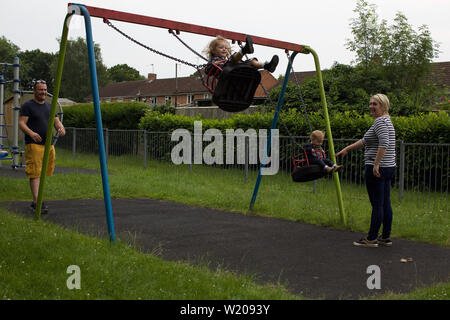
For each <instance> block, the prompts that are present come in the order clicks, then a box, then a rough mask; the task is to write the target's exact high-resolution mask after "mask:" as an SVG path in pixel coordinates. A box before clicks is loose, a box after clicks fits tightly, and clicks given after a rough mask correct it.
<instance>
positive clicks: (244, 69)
mask: <svg viewBox="0 0 450 320" xmlns="http://www.w3.org/2000/svg"><path fill="white" fill-rule="evenodd" d="M260 82H261V74H260V73H259V71H258V70H257V69H255V68H254V67H252V66H249V65H247V64H245V63H237V64H232V63H228V64H226V65H225V66H224V68H223V69H222V68H220V67H219V66H215V67H214V68H211V70H210V72H209V73H208V75H207V80H206V87H207V88H208V90H209V92H211V93H212V94H213V97H212V101H213V102H214V103H215V104H216V105H217V106H218V107H219V108H220V109H222V110H224V111H227V112H240V111H244V110H245V109H247V108H248V107H249V106H250V105H251V103H252V101H253V97H254V96H255V92H256V89H257V88H258V85H259V83H260Z"/></svg>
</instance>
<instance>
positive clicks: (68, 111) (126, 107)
mask: <svg viewBox="0 0 450 320" xmlns="http://www.w3.org/2000/svg"><path fill="white" fill-rule="evenodd" d="M100 109H101V113H102V125H103V127H104V128H108V129H124V130H125V129H129V130H132V129H138V124H139V120H140V119H141V118H142V117H143V116H144V115H145V112H146V110H148V109H149V106H148V105H147V104H145V103H142V102H107V103H101V104H100ZM63 112H64V126H66V127H75V128H95V127H96V124H95V115H94V105H93V103H82V104H76V105H73V106H70V107H64V108H63Z"/></svg>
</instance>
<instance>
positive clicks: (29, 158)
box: [25, 143, 55, 178]
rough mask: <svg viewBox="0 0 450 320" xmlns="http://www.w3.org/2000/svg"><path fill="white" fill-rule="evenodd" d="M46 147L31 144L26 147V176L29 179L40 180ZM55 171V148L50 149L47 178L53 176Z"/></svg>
mask: <svg viewBox="0 0 450 320" xmlns="http://www.w3.org/2000/svg"><path fill="white" fill-rule="evenodd" d="M44 150H45V146H44V145H40V144H34V143H29V144H27V145H25V164H26V167H25V174H26V175H27V177H28V178H39V177H40V176H41V170H42V159H43V158H44ZM54 170H55V147H54V146H51V147H50V153H49V156H48V166H47V176H51V175H53V171H54Z"/></svg>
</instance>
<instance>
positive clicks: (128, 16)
mask: <svg viewBox="0 0 450 320" xmlns="http://www.w3.org/2000/svg"><path fill="white" fill-rule="evenodd" d="M74 14H76V15H82V16H83V17H84V21H85V29H86V42H87V48H88V56H89V69H90V77H91V86H92V97H93V103H94V113H95V120H96V127H97V130H96V132H97V140H98V146H99V158H100V159H99V160H100V167H101V174H102V185H103V196H104V202H105V210H106V220H107V225H108V232H109V237H110V241H111V242H115V231H114V221H113V214H112V206H111V194H110V190H109V178H108V172H107V166H106V152H105V148H104V137H103V126H102V119H101V112H100V98H99V89H98V81H97V71H96V65H95V56H94V44H93V37H92V27H91V16H92V17H97V18H103V19H109V20H116V21H123V22H128V23H135V24H141V25H146V26H152V27H158V28H164V29H168V30H175V31H176V32H177V33H179V32H180V31H184V32H189V33H194V34H199V35H205V36H212V37H215V36H216V35H218V34H220V35H222V36H223V37H224V38H226V39H231V40H232V41H234V42H236V41H237V42H243V41H245V38H246V36H247V34H244V33H237V32H232V31H227V30H221V29H216V28H210V27H204V26H199V25H194V24H188V23H183V22H178V21H172V20H166V19H160V18H153V17H148V16H143V15H138V14H133V13H127V12H120V11H115V10H109V9H102V8H97V7H91V6H86V5H83V4H76V3H69V4H68V13H67V15H66V17H65V19H64V25H63V32H62V36H61V41H60V50H59V59H58V66H57V71H56V77H55V86H54V91H53V99H52V108H51V111H50V119H49V123H48V130H47V132H51V130H52V128H53V125H54V117H55V114H56V103H57V97H58V96H59V90H60V85H61V79H62V72H63V65H64V57H65V53H66V47H67V37H68V31H69V25H70V18H71V17H72V15H74ZM252 39H253V43H254V44H258V45H262V46H268V47H273V48H279V49H283V50H285V51H286V52H289V51H292V52H293V54H292V55H291V58H290V59H289V64H288V68H287V69H286V74H285V78H284V82H283V87H282V90H281V94H280V97H279V100H278V105H277V109H276V111H275V114H274V118H273V121H272V126H271V129H275V128H276V125H277V120H278V117H279V113H280V109H281V106H282V102H283V99H284V94H285V91H286V86H287V83H288V80H289V74H290V71H291V68H292V62H293V60H294V58H295V56H296V55H297V54H298V53H302V54H312V55H313V57H314V61H315V65H316V73H317V77H318V80H319V86H320V91H321V101H322V106H323V111H324V116H325V121H326V125H327V128H326V129H327V130H326V131H327V138H328V140H329V147H330V154H331V157H332V160H333V161H334V162H335V160H336V158H335V153H334V146H333V139H332V135H331V128H330V121H329V117H328V109H327V103H326V99H325V91H324V88H323V82H322V74H321V69H320V64H319V59H318V56H317V54H316V52H315V51H314V50H313V49H311V48H310V47H308V46H303V45H299V44H294V43H289V42H284V41H279V40H273V39H268V38H262V37H258V36H253V35H252ZM271 131H272V130H270V132H269V137H268V139H267V148H266V155H268V154H269V153H270V152H271V139H270V134H271ZM51 139H52V137H51V134H47V138H46V141H45V151H44V158H43V165H42V171H41V180H40V184H39V193H38V201H37V205H36V218H37V219H39V217H40V214H41V205H42V200H43V193H44V185H45V177H46V175H45V172H46V171H47V165H48V158H49V153H50V145H51ZM263 163H266V162H264V161H263ZM263 168H264V165H261V167H260V170H259V174H258V178H257V180H256V184H255V188H254V192H253V195H252V199H251V202H250V209H252V208H253V205H254V203H255V201H256V196H257V194H258V189H259V185H260V182H261V178H262V175H261V169H263ZM334 178H335V179H334V181H335V185H336V192H337V196H338V203H339V209H340V213H341V220H342V222H343V223H344V225H345V224H346V217H345V212H344V207H343V203H342V194H341V189H340V183H339V176H338V175H337V173H334Z"/></svg>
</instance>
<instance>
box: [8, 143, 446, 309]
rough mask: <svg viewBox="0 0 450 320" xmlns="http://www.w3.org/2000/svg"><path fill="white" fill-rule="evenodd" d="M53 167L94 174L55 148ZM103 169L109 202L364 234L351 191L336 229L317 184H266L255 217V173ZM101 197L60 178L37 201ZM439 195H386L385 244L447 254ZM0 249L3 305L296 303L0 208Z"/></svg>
mask: <svg viewBox="0 0 450 320" xmlns="http://www.w3.org/2000/svg"><path fill="white" fill-rule="evenodd" d="M57 165H58V166H70V167H82V168H92V169H97V168H98V167H99V165H98V157H96V156H89V155H82V156H80V157H77V159H76V160H75V161H74V160H72V155H71V153H70V152H67V151H64V150H58V151H57ZM108 165H109V172H110V174H109V180H110V189H111V196H112V197H113V198H134V197H136V198H137V197H149V198H153V199H164V200H171V201H176V202H182V203H186V204H191V205H196V206H204V207H209V208H218V209H223V210H228V211H235V212H242V213H246V214H257V215H263V216H269V217H277V218H282V219H289V220H294V221H303V222H307V223H311V224H316V225H324V226H331V227H335V228H342V229H344V228H346V229H349V230H353V231H361V232H366V231H367V228H368V226H369V223H370V221H369V219H370V214H369V212H370V203H369V201H368V200H367V197H366V195H365V191H364V190H361V187H359V186H351V185H345V184H343V192H344V206H345V209H346V212H347V215H348V225H347V226H343V225H342V224H341V221H340V216H339V210H338V208H337V205H336V203H337V200H336V194H335V191H334V188H333V185H332V183H328V182H326V181H321V182H320V186H319V187H318V189H319V190H318V192H316V193H312V192H311V190H312V186H311V185H310V184H309V185H308V184H306V185H305V184H293V183H286V181H289V180H287V179H286V178H283V177H280V176H277V177H269V176H266V177H264V178H263V182H262V184H261V189H260V192H259V194H258V199H257V201H256V204H255V207H254V211H252V212H248V206H249V201H250V197H251V194H252V192H253V187H254V181H255V178H256V174H255V173H254V172H250V173H249V180H248V181H249V182H248V183H244V181H243V175H242V171H240V170H237V169H231V170H222V169H214V168H208V169H205V168H199V167H196V166H194V167H193V168H192V170H189V167H188V166H169V165H168V166H163V165H161V163H157V162H151V161H149V162H148V163H147V169H145V170H144V169H142V162H140V161H136V159H133V158H129V157H110V158H109V159H108ZM80 186H82V187H80ZM434 196H436V195H434ZM102 197H103V191H102V186H101V176H100V174H98V175H84V174H83V175H82V174H75V173H71V174H59V175H55V176H53V177H51V178H48V179H47V180H46V187H45V194H44V198H45V199H90V198H91V199H98V198H102ZM442 197H443V199H442V200H441V201H442V203H443V205H442V206H439V207H437V208H430V207H427V206H424V205H422V206H420V205H418V204H417V203H418V201H408V202H405V201H403V202H400V201H398V200H397V199H396V197H394V199H393V210H394V215H395V216H394V219H395V220H394V227H393V234H392V236H393V237H399V238H405V239H409V240H416V241H423V242H429V243H434V244H438V245H442V246H449V245H450V242H449V225H450V219H449V216H448V211H447V209H448V203H447V201H448V200H447V199H446V198H445V195H444V196H442ZM29 199H30V193H29V187H28V181H27V180H26V179H12V178H2V179H1V182H0V201H12V200H29ZM419 200H420V199H419ZM446 208H447V209H446ZM0 249H1V250H0V252H2V254H1V255H0V296H1V297H2V298H3V299H283V300H285V299H302V297H300V296H294V295H291V294H289V293H288V292H287V290H286V289H285V288H284V287H283V286H280V285H278V284H275V285H273V286H260V285H257V284H255V282H254V281H253V280H252V276H251V275H244V276H238V275H236V274H232V273H230V272H228V271H226V270H220V269H218V270H213V271H211V270H210V269H209V268H208V267H207V266H206V265H205V266H191V265H188V264H185V263H174V262H167V261H163V260H161V259H159V258H156V257H154V256H152V255H148V254H142V253H140V252H139V250H137V249H136V248H134V247H133V246H132V245H129V244H125V243H120V241H119V242H118V244H117V245H115V246H111V245H110V244H109V241H108V240H105V239H97V238H92V237H87V236H85V235H81V234H79V233H76V232H74V231H68V230H63V229H62V228H60V227H58V226H54V225H51V224H49V223H45V222H42V221H34V220H31V219H24V218H21V217H18V216H16V215H13V214H10V213H7V212H6V211H4V210H3V211H1V210H0ZM4 253H6V254H4ZM73 255H76V256H77V257H83V258H84V260H83V261H84V264H83V266H82V268H83V270H86V271H84V273H83V286H84V288H83V290H68V289H67V287H66V280H67V277H68V274H67V273H66V269H67V267H68V266H69V265H71V264H72V262H71V257H73ZM77 261H79V259H77ZM80 267H81V266H80ZM23 275H25V277H24V276H23ZM30 284H32V285H30ZM449 292H450V284H449V283H444V284H436V286H433V287H430V288H425V289H421V290H417V291H415V292H412V293H410V294H406V295H400V296H398V295H386V296H384V297H380V298H386V299H432V300H435V299H448V296H449Z"/></svg>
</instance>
